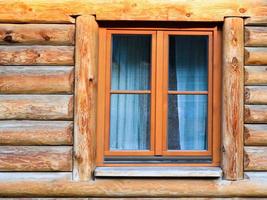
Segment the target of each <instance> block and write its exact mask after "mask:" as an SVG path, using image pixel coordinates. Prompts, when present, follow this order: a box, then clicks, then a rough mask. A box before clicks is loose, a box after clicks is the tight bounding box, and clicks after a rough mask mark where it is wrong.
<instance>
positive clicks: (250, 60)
mask: <svg viewBox="0 0 267 200" xmlns="http://www.w3.org/2000/svg"><path fill="white" fill-rule="evenodd" d="M245 64H246V65H267V48H265V47H257V48H256V47H246V48H245Z"/></svg>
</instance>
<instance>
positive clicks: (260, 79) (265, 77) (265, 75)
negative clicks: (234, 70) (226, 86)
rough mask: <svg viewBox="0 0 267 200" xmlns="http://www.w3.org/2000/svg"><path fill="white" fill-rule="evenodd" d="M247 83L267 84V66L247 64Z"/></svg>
mask: <svg viewBox="0 0 267 200" xmlns="http://www.w3.org/2000/svg"><path fill="white" fill-rule="evenodd" d="M245 85H267V66H245Z"/></svg>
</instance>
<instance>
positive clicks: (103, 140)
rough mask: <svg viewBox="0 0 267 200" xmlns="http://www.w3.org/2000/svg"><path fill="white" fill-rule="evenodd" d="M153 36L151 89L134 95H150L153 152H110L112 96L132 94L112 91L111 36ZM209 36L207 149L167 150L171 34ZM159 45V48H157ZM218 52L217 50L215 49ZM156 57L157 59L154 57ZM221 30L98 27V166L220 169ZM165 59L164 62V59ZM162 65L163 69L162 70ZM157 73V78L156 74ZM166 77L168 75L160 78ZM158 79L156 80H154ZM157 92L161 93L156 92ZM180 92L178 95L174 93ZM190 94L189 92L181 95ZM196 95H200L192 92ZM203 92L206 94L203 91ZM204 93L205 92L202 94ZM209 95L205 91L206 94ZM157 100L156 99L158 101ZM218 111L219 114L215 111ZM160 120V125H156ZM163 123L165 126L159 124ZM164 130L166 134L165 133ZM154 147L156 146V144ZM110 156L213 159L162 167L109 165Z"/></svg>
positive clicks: (210, 28)
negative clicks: (115, 94) (207, 161)
mask: <svg viewBox="0 0 267 200" xmlns="http://www.w3.org/2000/svg"><path fill="white" fill-rule="evenodd" d="M114 33H116V34H127V33H128V34H151V35H152V43H151V44H152V50H151V54H152V56H151V74H152V76H151V89H150V91H142V92H141V91H131V93H139V94H140V93H144V92H145V93H148V94H151V131H150V132H151V150H150V151H139V150H138V151H109V150H108V145H107V144H108V141H109V121H110V118H109V115H110V113H109V112H110V111H109V110H110V99H109V97H110V93H126V94H127V93H129V91H111V89H110V79H111V78H110V74H111V65H110V60H111V59H110V56H111V54H110V51H111V35H112V34H114ZM173 34H175V35H185V34H186V35H208V37H209V43H208V45H209V64H208V74H209V75H208V122H209V123H208V130H209V131H208V138H209V139H208V150H207V151H206V150H205V151H181V150H179V151H167V145H166V144H167V143H166V139H167V137H166V136H167V101H168V94H169V93H174V92H170V91H169V92H166V91H168V72H166V70H167V69H168V59H166V58H168V35H173ZM156 44H157V45H156ZM215 49H216V50H215ZM155 55H156V56H155ZM220 55H221V31H220V30H219V29H218V27H217V26H215V27H209V28H125V27H122V28H105V27H104V28H103V27H101V28H99V58H100V59H99V66H98V105H97V151H96V152H97V155H96V164H97V166H154V165H157V166H219V163H220V113H221V95H220V93H221V82H220V81H218V80H221V62H220ZM164 58H165V59H164ZM159 66H162V67H159ZM153 74H154V75H153ZM158 74H164V75H165V76H159V75H158ZM155 77H157V81H156V80H155V79H156V78H155ZM156 90H157V91H158V90H161V91H160V92H156ZM175 93H177V92H175ZM179 93H180V94H181V93H183V94H188V92H179ZM193 93H194V94H196V93H197V92H193ZM200 93H203V92H200ZM203 94H204V93H203ZM205 94H206V92H205ZM155 99H157V100H155ZM215 110H216V112H215ZM156 121H157V123H155V122H156ZM159 122H163V123H159ZM164 130H165V131H164ZM153 144H155V146H154V145H153ZM104 155H108V156H137V155H139V156H148V155H162V156H211V157H212V162H211V163H168V164H167V163H166V164H163V163H159V164H145V163H142V164H115V163H114V164H107V163H104Z"/></svg>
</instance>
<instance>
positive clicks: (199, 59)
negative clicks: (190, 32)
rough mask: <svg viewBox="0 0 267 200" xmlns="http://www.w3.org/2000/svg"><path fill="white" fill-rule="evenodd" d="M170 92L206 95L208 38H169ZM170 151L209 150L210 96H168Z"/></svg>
mask: <svg viewBox="0 0 267 200" xmlns="http://www.w3.org/2000/svg"><path fill="white" fill-rule="evenodd" d="M169 42H170V43H169V52H170V53H169V90H174V91H207V88H208V79H207V77H208V71H207V69H208V49H207V48H208V46H207V44H208V38H207V36H170V40H169ZM168 148H169V149H170V150H205V149H207V95H169V97H168Z"/></svg>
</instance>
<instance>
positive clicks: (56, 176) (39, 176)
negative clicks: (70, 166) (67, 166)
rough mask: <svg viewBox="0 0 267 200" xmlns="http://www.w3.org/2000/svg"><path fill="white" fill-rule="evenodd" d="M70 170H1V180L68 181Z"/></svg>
mask: <svg viewBox="0 0 267 200" xmlns="http://www.w3.org/2000/svg"><path fill="white" fill-rule="evenodd" d="M71 178H72V174H71V173H70V172H0V182H1V181H40V180H42V181H67V180H71Z"/></svg>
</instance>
